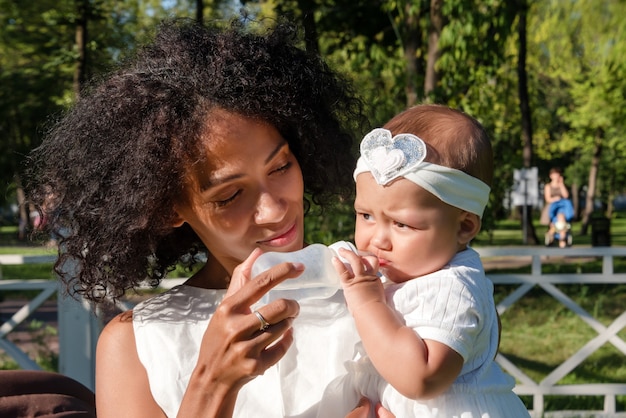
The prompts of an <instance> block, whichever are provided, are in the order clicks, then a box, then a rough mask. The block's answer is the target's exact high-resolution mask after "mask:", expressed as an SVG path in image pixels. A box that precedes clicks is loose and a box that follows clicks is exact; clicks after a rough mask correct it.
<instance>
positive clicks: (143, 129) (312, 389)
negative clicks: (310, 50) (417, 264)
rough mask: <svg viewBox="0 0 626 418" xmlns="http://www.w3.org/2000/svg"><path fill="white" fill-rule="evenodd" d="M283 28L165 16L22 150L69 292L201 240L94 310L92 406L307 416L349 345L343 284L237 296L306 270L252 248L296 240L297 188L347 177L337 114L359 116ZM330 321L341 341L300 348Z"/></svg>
mask: <svg viewBox="0 0 626 418" xmlns="http://www.w3.org/2000/svg"><path fill="white" fill-rule="evenodd" d="M295 41H296V40H295V37H294V36H293V31H292V30H290V29H289V28H288V27H285V26H280V25H279V26H278V27H277V28H275V29H274V30H272V31H269V32H268V33H267V34H264V35H254V34H251V33H249V32H247V31H246V30H245V28H243V27H242V26H241V25H232V26H231V27H229V28H226V29H223V30H217V29H210V28H206V27H203V26H200V25H198V24H194V23H190V22H182V23H181V22H177V23H170V24H167V25H164V26H163V27H162V28H161V30H160V31H159V33H158V34H157V36H156V39H155V40H154V42H153V43H152V44H150V45H148V46H147V47H145V48H144V49H143V50H142V51H141V52H140V53H139V55H138V56H137V57H136V58H135V59H134V60H133V61H132V62H130V63H128V64H127V65H125V66H124V67H122V68H121V69H119V70H118V71H116V72H114V73H112V74H111V75H110V76H108V77H107V78H106V79H105V80H104V81H103V82H102V83H101V84H99V85H98V86H96V87H95V88H94V89H93V90H92V91H90V92H88V93H87V94H84V95H82V98H81V100H80V101H79V102H78V103H77V104H76V106H75V107H73V108H72V109H71V110H70V112H69V113H68V114H67V115H66V116H65V117H64V118H63V119H62V120H61V121H60V123H59V124H57V125H56V126H55V128H54V129H53V130H52V131H51V132H50V134H49V135H48V136H47V138H46V140H45V141H44V143H43V144H42V146H41V147H39V148H38V149H37V150H35V151H34V152H33V154H32V156H31V160H30V163H31V165H32V167H33V168H32V169H31V178H34V179H37V180H38V182H37V183H36V184H35V185H33V190H32V191H31V197H32V200H33V201H34V202H35V203H36V205H37V206H38V207H39V208H40V210H42V208H43V211H44V212H46V215H48V219H49V222H48V224H47V227H48V228H49V229H50V230H53V231H60V230H63V231H66V232H64V233H63V235H62V237H61V239H60V242H59V248H60V256H59V260H58V262H57V264H56V266H55V269H56V271H57V273H58V274H59V275H60V277H61V278H62V279H63V280H64V282H65V283H66V284H67V286H68V289H70V290H71V291H75V292H78V293H80V294H82V295H83V296H84V297H87V298H88V299H91V300H93V301H95V302H102V301H105V300H107V299H108V298H111V297H112V298H116V297H121V296H122V295H123V294H124V293H125V292H126V291H127V290H129V289H133V288H135V287H137V286H139V285H140V284H142V283H143V282H144V281H146V280H147V281H148V282H149V283H151V284H153V285H156V284H158V282H159V281H160V280H161V279H162V278H163V277H164V276H165V274H166V272H167V271H168V270H169V269H171V268H172V266H174V265H175V264H176V263H177V262H178V261H179V260H181V259H183V258H186V259H188V260H191V261H192V262H193V261H195V259H196V256H197V255H199V254H202V253H203V252H206V254H207V255H208V261H207V262H206V264H205V265H204V266H203V267H202V268H201V269H200V270H199V271H197V272H196V273H195V274H193V275H192V277H191V278H190V279H189V280H188V281H187V282H186V283H185V285H183V286H179V287H176V288H174V289H172V290H171V291H168V292H166V293H165V294H162V295H159V296H156V297H155V298H153V299H151V300H149V301H146V302H144V303H142V304H140V305H139V306H137V307H136V309H134V311H133V312H126V313H123V314H121V315H119V316H118V317H116V318H115V319H113V320H112V321H111V322H110V323H109V324H108V325H107V326H106V328H105V329H104V331H103V333H102V335H101V337H100V340H99V343H98V349H97V364H96V401H97V409H98V417H100V418H102V417H104V418H106V417H120V416H131V417H144V416H145V417H161V416H168V417H173V416H190V417H198V416H224V417H230V416H232V415H233V414H235V415H238V416H245V415H248V416H250V415H254V416H264V417H270V416H284V415H296V414H299V416H309V415H314V414H315V412H314V411H315V405H316V402H317V401H318V400H319V398H320V397H321V392H322V390H323V386H325V384H326V383H327V382H328V381H330V380H331V379H332V378H333V377H334V376H335V375H337V374H338V373H340V372H342V370H340V369H342V368H343V361H344V360H345V359H347V358H349V357H351V355H352V352H351V351H350V350H345V347H348V346H350V347H351V346H352V344H353V343H354V341H353V340H354V338H356V336H355V335H352V334H350V330H352V329H353V326H352V324H351V323H350V318H349V314H348V313H347V310H346V309H345V306H344V303H343V299H342V298H341V297H340V296H341V295H336V296H337V297H335V298H331V299H329V300H322V301H313V302H311V304H310V305H304V304H302V305H301V306H300V305H299V304H298V303H296V302H295V301H292V300H277V301H274V302H271V303H269V304H267V305H265V306H261V307H259V308H257V310H256V311H254V312H252V311H251V309H250V306H251V305H253V304H254V303H255V302H256V301H258V300H259V299H260V298H261V296H262V295H263V294H264V293H266V292H267V291H268V290H269V289H271V288H272V287H273V286H275V285H276V284H278V283H279V282H280V281H282V280H286V279H291V278H295V277H297V276H298V275H299V274H300V272H301V271H302V268H303V267H302V266H301V265H299V264H295V263H283V264H280V265H278V266H276V267H274V268H272V269H270V270H268V271H267V272H265V273H262V274H260V275H259V276H258V277H255V278H251V277H250V269H251V264H252V263H253V262H254V260H255V259H256V258H257V257H258V256H259V255H260V253H261V252H262V251H268V250H271V251H293V250H297V249H300V248H302V247H303V245H304V226H303V225H304V222H303V219H304V212H305V209H304V208H305V207H306V201H305V200H304V194H305V192H306V193H307V196H310V197H311V199H312V200H313V201H315V202H316V203H319V204H322V205H323V204H325V203H327V202H328V201H329V197H331V196H333V195H342V194H343V195H345V194H346V193H349V192H346V191H349V190H350V181H351V179H350V172H351V170H352V166H353V158H352V156H351V154H350V147H351V144H352V137H351V135H350V134H348V132H354V131H355V130H356V129H355V128H356V126H355V125H352V126H349V125H348V124H347V123H346V122H360V121H362V120H363V118H362V115H361V110H360V104H359V102H358V101H357V100H355V99H354V98H353V96H352V95H351V93H350V89H349V88H348V86H347V85H346V84H345V83H344V82H343V81H342V80H341V79H340V78H339V77H338V76H337V75H336V74H334V73H333V72H331V71H330V70H329V69H328V67H327V66H326V65H325V64H324V63H323V62H322V61H321V60H320V59H319V58H318V57H316V56H312V55H310V54H307V53H306V52H304V51H302V50H300V49H298V48H296V47H295V46H294V43H295ZM67 231H70V232H67ZM227 289H228V290H227ZM299 311H300V312H301V313H300V317H299V318H298V319H297V320H296V319H295V318H296V317H297V316H298V314H299ZM306 312H309V313H310V314H305V313H306ZM307 318H309V319H311V318H314V319H315V321H312V322H313V323H311V324H308V323H307V322H306V319H307ZM320 320H321V321H320ZM294 321H296V324H297V323H298V321H300V323H301V324H302V325H301V326H298V325H296V326H295V327H294V329H293V330H292V325H293V323H294ZM331 323H332V325H333V330H334V333H333V335H336V336H337V338H336V341H332V342H331V343H328V342H327V343H326V345H325V349H324V350H320V351H319V352H317V353H311V352H310V350H309V351H307V350H306V345H307V344H308V343H311V342H312V341H313V339H318V340H320V339H321V337H322V336H323V335H324V334H323V332H327V331H328V326H329V324H331ZM299 329H302V330H304V331H306V332H300V331H298V330H299ZM344 331H345V335H344ZM294 341H295V343H294ZM292 343H293V345H292ZM318 344H319V342H318ZM290 346H291V348H290ZM302 352H305V353H304V356H305V357H304V358H302V357H301V356H302ZM281 358H282V361H281V362H280V363H279V366H274V365H276V364H277V362H278V360H279V359H281ZM319 364H324V365H325V367H319ZM272 366H274V367H272ZM260 375H263V376H261V377H258V376H260Z"/></svg>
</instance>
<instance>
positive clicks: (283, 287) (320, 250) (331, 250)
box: [252, 241, 357, 304]
mask: <svg viewBox="0 0 626 418" xmlns="http://www.w3.org/2000/svg"><path fill="white" fill-rule="evenodd" d="M339 248H346V249H348V250H351V251H354V252H355V253H356V252H357V250H356V248H355V247H354V245H352V244H351V243H349V242H347V241H339V242H336V243H334V244H332V245H331V246H330V247H327V246H325V245H323V244H312V245H309V246H308V247H305V248H303V249H301V250H299V251H294V252H289V253H281V252H267V253H264V254H262V255H261V256H260V257H259V258H257V259H256V261H255V262H254V264H253V265H252V277H256V276H257V275H258V274H260V273H262V272H264V271H265V270H267V269H269V268H271V267H273V266H275V265H277V264H280V263H283V262H285V261H288V262H294V263H295V262H298V263H302V264H304V271H303V272H302V274H300V276H298V277H296V278H293V279H287V280H285V281H284V282H282V283H280V284H279V285H277V286H276V287H274V288H273V289H272V290H270V291H269V292H268V293H266V294H265V295H264V296H263V298H262V299H261V301H260V303H262V304H266V303H268V302H271V301H272V300H275V299H280V298H285V299H295V300H298V301H302V300H306V299H325V298H329V297H331V296H332V295H334V294H335V293H336V292H337V290H339V289H340V288H341V283H340V279H339V274H337V271H336V270H335V268H334V267H333V263H332V259H333V256H335V255H336V256H339V254H337V251H338V250H339ZM340 259H342V258H341V257H340ZM342 261H344V262H345V260H343V259H342Z"/></svg>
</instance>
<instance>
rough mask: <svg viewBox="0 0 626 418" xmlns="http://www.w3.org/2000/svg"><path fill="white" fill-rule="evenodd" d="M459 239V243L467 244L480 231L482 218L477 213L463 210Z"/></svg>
mask: <svg viewBox="0 0 626 418" xmlns="http://www.w3.org/2000/svg"><path fill="white" fill-rule="evenodd" d="M460 221H461V222H460V226H459V232H458V236H457V239H458V241H459V244H461V245H467V244H468V243H469V242H470V241H471V240H473V239H474V237H475V236H476V235H478V232H480V226H481V220H480V217H479V216H478V215H476V214H475V213H470V212H466V211H463V212H462V213H461V219H460Z"/></svg>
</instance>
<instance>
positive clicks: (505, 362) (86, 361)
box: [0, 247, 626, 418]
mask: <svg viewBox="0 0 626 418" xmlns="http://www.w3.org/2000/svg"><path fill="white" fill-rule="evenodd" d="M476 250H477V251H478V252H479V253H480V255H481V257H482V258H483V260H485V262H486V263H488V262H493V261H494V260H498V259H508V258H516V259H522V263H523V262H524V260H527V263H529V264H530V265H531V271H530V273H523V274H503V273H502V274H500V273H498V274H495V273H494V274H489V278H490V279H491V280H492V281H493V282H494V283H495V284H499V285H507V286H514V287H515V290H514V291H513V292H511V293H510V294H509V296H507V297H506V298H505V299H504V300H502V301H501V302H500V303H499V304H498V307H497V309H498V312H499V313H500V314H501V315H502V314H504V312H505V311H506V310H507V309H509V308H510V307H511V306H512V305H513V304H515V303H516V302H518V301H519V300H520V299H521V298H523V297H524V295H526V294H527V293H528V292H529V291H530V290H531V289H532V288H534V287H535V286H539V287H541V288H542V289H544V290H545V291H546V292H547V293H548V294H550V295H551V296H552V297H553V298H555V299H556V300H557V301H558V302H559V303H561V304H562V305H564V306H565V307H567V308H568V309H570V310H571V311H572V312H574V313H575V314H576V315H578V316H579V317H580V318H581V319H582V320H583V321H585V323H587V324H588V325H589V326H590V327H592V328H593V329H594V330H595V331H596V332H597V336H595V337H594V338H592V339H591V340H590V341H588V342H587V343H586V344H585V345H584V346H583V347H582V348H581V349H580V350H579V351H578V352H576V353H575V354H573V355H572V356H571V357H570V358H568V359H566V360H565V361H564V362H563V363H562V364H561V365H559V366H558V367H556V368H555V369H554V370H553V371H552V372H551V373H550V374H549V375H548V376H546V377H545V378H544V379H543V380H541V381H540V382H536V381H534V380H533V379H532V378H530V377H529V376H528V375H527V374H525V373H524V372H523V371H522V370H521V369H520V368H518V367H517V366H516V365H515V364H514V363H513V362H512V361H510V360H509V359H507V358H506V357H505V356H503V355H502V354H499V355H498V357H497V361H498V363H499V364H500V365H501V366H502V367H503V368H504V369H505V370H506V371H507V372H508V373H510V374H511V375H512V376H514V377H515V378H516V379H517V380H518V385H517V386H516V388H515V392H516V393H518V394H519V395H530V396H532V397H533V409H532V410H531V414H532V415H533V417H544V416H545V417H580V418H583V417H596V418H601V417H602V418H605V417H606V418H608V417H626V412H618V411H616V396H618V395H626V382H625V383H617V384H616V383H600V384H578V385H559V384H557V383H558V382H559V381H560V380H561V379H562V378H563V377H564V376H566V375H567V374H568V373H570V372H571V371H572V370H573V369H574V368H575V367H576V366H578V365H579V364H580V363H582V362H583V361H584V360H585V359H586V358H587V357H589V356H590V355H591V354H592V353H594V352H595V351H596V350H598V349H599V348H600V347H602V346H603V345H604V344H605V343H606V342H609V343H610V344H612V345H613V346H615V347H616V348H617V349H618V350H619V351H620V352H621V353H622V354H623V355H624V359H623V362H624V363H626V342H624V340H622V339H621V338H620V337H619V336H618V335H617V334H618V332H620V331H621V330H622V329H623V328H624V327H626V306H625V307H624V311H623V312H622V313H621V314H620V315H619V316H618V317H617V318H615V319H614V320H613V322H612V323H611V324H610V325H609V326H605V325H603V324H602V323H601V322H600V321H599V320H598V319H596V318H594V317H593V315H592V314H590V313H589V312H587V311H585V310H584V309H583V308H582V307H581V306H580V305H578V304H577V303H575V302H574V301H573V300H572V299H571V298H569V297H568V296H567V295H566V294H565V293H563V292H562V291H561V290H559V289H558V288H557V287H556V285H557V284H574V283H577V284H602V283H610V284H620V283H626V273H619V274H618V273H615V272H614V268H613V266H614V259H615V258H619V257H626V247H604V248H601V247H595V248H589V247H585V248H582V247H581V248H578V247H576V248H567V249H560V248H541V247H502V248H491V247H489V248H476ZM579 257H584V258H588V257H598V258H601V259H602V272H601V273H584V274H543V273H542V264H543V263H544V262H546V260H548V262H550V263H554V262H555V261H554V260H563V259H564V258H579ZM53 260H54V258H53V257H34V256H31V257H28V256H0V279H1V278H2V277H1V266H2V264H22V263H42V262H51V261H53ZM177 283H180V280H175V279H173V280H167V281H165V283H164V284H163V287H164V288H169V287H171V286H173V285H175V284H177ZM18 289H30V290H39V291H40V293H39V294H38V295H37V296H36V297H35V298H33V299H32V300H30V301H28V302H27V303H26V304H25V305H24V306H23V307H22V308H20V309H19V310H18V311H17V312H16V313H15V314H14V315H13V316H12V317H11V319H10V320H8V321H6V322H5V323H4V324H2V325H1V326H0V349H2V350H4V351H5V352H6V353H7V354H8V355H9V356H11V357H12V358H13V359H15V361H16V362H17V363H18V365H19V367H21V368H24V369H38V368H39V366H38V365H37V363H35V362H34V361H33V360H32V359H30V358H29V357H28V355H27V354H26V353H24V352H23V351H22V350H21V349H20V348H19V347H17V346H16V345H15V344H13V343H12V342H10V341H9V340H8V339H7V335H8V334H9V333H10V332H11V331H13V330H14V329H15V328H16V327H17V326H18V325H19V324H20V323H22V322H23V321H25V320H26V319H27V318H28V317H29V316H30V315H31V314H32V313H33V312H35V311H36V310H37V308H38V307H39V306H41V304H42V303H43V302H45V301H46V300H47V299H49V298H50V297H51V296H53V295H54V294H55V293H56V292H57V291H58V290H57V285H56V283H55V282H54V281H49V280H25V281H21V280H0V292H3V291H9V290H18ZM57 303H58V309H59V318H58V321H59V345H60V352H59V371H60V372H61V373H63V374H66V375H68V376H71V377H73V378H75V379H76V380H78V381H80V382H81V383H83V384H85V385H86V386H87V387H89V388H91V389H93V388H94V381H95V377H94V363H95V361H94V360H95V346H96V341H97V338H98V335H99V332H100V330H101V328H102V324H101V323H100V321H99V320H98V319H97V317H96V316H95V315H94V314H93V312H92V310H91V308H90V307H89V306H88V305H87V304H86V303H79V302H77V301H75V300H73V299H71V298H64V297H62V296H58V297H57ZM130 307H131V306H130V305H126V306H124V307H123V308H124V309H127V308H130ZM550 395H601V396H603V397H604V408H603V410H602V411H577V412H573V411H560V412H550V413H544V401H545V397H546V396H550Z"/></svg>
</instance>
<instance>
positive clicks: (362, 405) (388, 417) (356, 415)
mask: <svg viewBox="0 0 626 418" xmlns="http://www.w3.org/2000/svg"><path fill="white" fill-rule="evenodd" d="M371 408H372V405H371V403H370V401H369V399H367V398H361V400H360V401H359V403H358V404H357V406H356V408H354V409H353V410H352V411H350V413H349V414H348V415H346V418H367V417H369V413H370V409H371ZM374 416H375V417H376V418H395V415H393V414H392V413H391V412H389V411H387V410H386V409H385V408H383V406H382V405H381V404H380V403H377V404H376V405H375V406H374Z"/></svg>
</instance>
